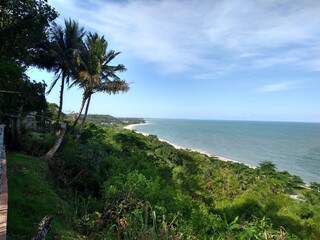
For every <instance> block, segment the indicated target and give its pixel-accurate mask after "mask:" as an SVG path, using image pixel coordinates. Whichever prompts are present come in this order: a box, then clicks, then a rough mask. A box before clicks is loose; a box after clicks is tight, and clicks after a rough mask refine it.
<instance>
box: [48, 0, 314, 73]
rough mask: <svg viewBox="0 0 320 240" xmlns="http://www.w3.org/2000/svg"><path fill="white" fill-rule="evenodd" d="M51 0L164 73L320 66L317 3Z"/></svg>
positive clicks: (291, 0) (114, 45)
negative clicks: (84, 0)
mask: <svg viewBox="0 0 320 240" xmlns="http://www.w3.org/2000/svg"><path fill="white" fill-rule="evenodd" d="M49 3H51V4H52V5H53V6H54V7H56V8H57V10H58V11H59V12H61V13H63V15H64V17H69V16H70V17H72V18H74V19H78V20H79V21H80V23H81V24H82V25H84V26H86V27H89V28H90V29H93V30H95V31H98V32H100V33H102V34H105V35H106V38H107V39H108V40H109V41H110V43H112V46H111V47H112V48H113V49H115V50H120V51H122V52H124V53H125V54H126V56H129V57H130V58H132V59H136V60H138V61H146V62H151V63H153V64H155V65H156V66H158V67H160V68H159V69H160V70H161V71H164V72H169V73H172V72H188V71H189V70H196V72H199V73H201V72H202V71H205V72H208V71H209V70H210V72H219V71H220V72H221V71H225V69H229V71H231V70H232V69H235V68H243V67H245V68H256V67H259V68H262V67H271V66H275V65H278V64H286V65H291V66H298V67H300V68H304V69H308V70H313V71H319V70H320V69H319V62H320V54H319V53H320V51H319V49H318V48H319V46H320V28H319V26H320V18H319V17H318V15H319V12H320V1H317V0H305V1H300V0H295V1H294V0H280V1H278V0H270V1H265V0H248V1H233V0H229V1H211V0H202V1H198V0H186V1H180V0H162V1H157V0H153V1H150V0H128V1H98V0H92V1H89V2H88V3H87V4H85V3H81V5H80V4H79V1H77V0H69V1H63V0H51V1H50V2H49ZM84 5H85V6H84ZM315 49H317V51H316V52H315V51H314V50H315Z"/></svg>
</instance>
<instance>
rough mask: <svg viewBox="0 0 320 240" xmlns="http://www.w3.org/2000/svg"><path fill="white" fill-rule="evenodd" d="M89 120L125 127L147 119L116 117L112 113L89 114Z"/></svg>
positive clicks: (102, 124) (109, 125)
mask: <svg viewBox="0 0 320 240" xmlns="http://www.w3.org/2000/svg"><path fill="white" fill-rule="evenodd" d="M70 117H71V118H72V115H70ZM81 119H82V117H80V120H81ZM87 122H91V123H95V124H97V125H101V126H106V127H123V126H127V125H130V124H139V123H145V120H144V119H142V118H116V117H113V116H110V115H103V114H88V116H87Z"/></svg>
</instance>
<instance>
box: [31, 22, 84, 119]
mask: <svg viewBox="0 0 320 240" xmlns="http://www.w3.org/2000/svg"><path fill="white" fill-rule="evenodd" d="M50 34H51V39H50V40H51V41H50V42H48V43H43V44H41V45H40V47H41V48H40V50H39V51H38V53H37V54H38V56H37V58H38V59H39V60H38V62H37V65H38V66H40V67H41V68H45V69H47V70H48V71H51V72H54V74H55V75H56V78H55V79H54V81H53V82H52V84H51V86H50V88H49V90H48V91H47V94H49V93H50V92H51V90H52V89H53V87H54V86H55V85H56V84H57V82H58V81H59V80H60V79H61V86H60V103H59V110H58V114H57V121H60V115H61V112H62V105H63V92H64V86H65V84H66V83H67V84H69V82H70V78H72V76H73V75H72V72H73V71H74V69H75V68H76V67H77V65H78V64H79V63H80V50H79V49H80V48H81V46H82V45H83V41H82V38H83V36H84V35H85V31H84V28H81V27H80V26H79V24H78V23H77V22H75V21H72V20H71V19H69V20H65V27H64V28H63V27H62V26H59V25H57V24H55V23H54V24H53V27H52V29H51V32H50Z"/></svg>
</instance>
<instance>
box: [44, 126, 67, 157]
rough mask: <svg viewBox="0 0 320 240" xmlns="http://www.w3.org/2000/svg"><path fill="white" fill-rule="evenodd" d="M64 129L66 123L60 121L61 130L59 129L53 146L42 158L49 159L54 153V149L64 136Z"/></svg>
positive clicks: (65, 128) (55, 149)
mask: <svg viewBox="0 0 320 240" xmlns="http://www.w3.org/2000/svg"><path fill="white" fill-rule="evenodd" d="M66 130H67V124H66V123H61V130H60V134H59V137H58V139H57V141H56V142H55V144H54V145H53V147H52V148H51V149H50V150H49V151H48V152H47V153H46V154H45V155H44V156H43V158H44V159H45V160H49V159H50V158H52V157H53V155H54V154H55V153H56V151H57V150H58V148H59V147H60V145H61V142H62V140H63V138H64V135H65V133H66Z"/></svg>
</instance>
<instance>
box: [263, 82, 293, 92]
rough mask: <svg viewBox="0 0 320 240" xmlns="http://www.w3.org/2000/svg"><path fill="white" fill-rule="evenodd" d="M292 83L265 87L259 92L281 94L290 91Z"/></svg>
mask: <svg viewBox="0 0 320 240" xmlns="http://www.w3.org/2000/svg"><path fill="white" fill-rule="evenodd" d="M290 87H291V86H290V82H281V83H275V84H270V85H266V86H263V87H262V88H260V89H258V92H279V91H285V90H288V89H290Z"/></svg>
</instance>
